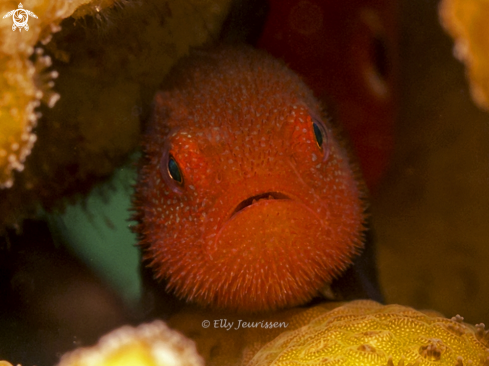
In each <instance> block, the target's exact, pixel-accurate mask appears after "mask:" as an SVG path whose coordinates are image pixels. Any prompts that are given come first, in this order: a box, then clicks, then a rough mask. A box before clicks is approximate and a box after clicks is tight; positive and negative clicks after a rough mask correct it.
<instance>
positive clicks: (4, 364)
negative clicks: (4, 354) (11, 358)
mask: <svg viewBox="0 0 489 366" xmlns="http://www.w3.org/2000/svg"><path fill="white" fill-rule="evenodd" d="M0 366H12V364H11V363H10V362H7V361H0Z"/></svg>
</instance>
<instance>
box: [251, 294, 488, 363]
mask: <svg viewBox="0 0 489 366" xmlns="http://www.w3.org/2000/svg"><path fill="white" fill-rule="evenodd" d="M320 308H321V306H318V307H316V308H315V310H316V312H317V313H318V314H317V316H316V317H314V318H312V319H310V318H309V317H306V318H305V319H306V324H307V325H306V326H304V327H302V328H299V329H297V330H295V331H292V332H285V333H283V334H281V335H280V336H279V337H277V338H275V339H274V340H273V341H272V342H270V343H268V344H267V345H265V346H264V347H263V348H261V349H260V351H259V352H258V353H256V355H255V356H254V357H253V359H252V360H251V361H250V362H249V363H246V362H244V363H243V365H245V364H246V365H247V366H255V365H260V366H267V365H274V366H281V365H302V364H304V365H305V364H307V365H309V366H312V365H335V366H336V365H345V366H355V365H365V366H379V365H387V366H393V365H406V366H407V365H418V366H424V365H426V366H428V365H429V366H435V365H439V366H445V365H446V366H463V365H474V366H475V365H484V366H487V365H489V358H488V357H489V349H488V348H487V346H488V343H487V334H486V333H485V332H484V331H483V330H482V328H483V326H476V328H477V330H475V329H474V327H472V326H470V325H467V324H464V323H463V322H462V320H463V318H461V317H460V316H457V317H454V318H452V319H446V318H443V317H440V316H436V315H434V314H433V313H431V314H430V313H422V312H419V311H416V310H414V309H411V308H408V307H404V306H400V305H388V306H383V305H380V304H378V303H376V302H373V301H365V300H364V301H354V302H351V303H348V304H347V305H345V306H342V307H339V308H337V309H335V310H332V311H327V310H326V309H323V310H322V311H321V309H320ZM299 316H300V315H299Z"/></svg>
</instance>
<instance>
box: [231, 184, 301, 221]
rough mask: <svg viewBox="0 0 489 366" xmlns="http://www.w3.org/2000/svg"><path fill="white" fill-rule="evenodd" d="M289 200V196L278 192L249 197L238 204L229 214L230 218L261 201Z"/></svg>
mask: <svg viewBox="0 0 489 366" xmlns="http://www.w3.org/2000/svg"><path fill="white" fill-rule="evenodd" d="M290 199H291V198H290V197H289V196H287V195H286V194H283V193H280V192H273V191H270V192H265V193H260V194H257V195H255V196H251V197H249V198H247V199H245V200H244V201H242V202H241V203H239V204H238V205H237V206H236V208H235V209H234V211H233V212H232V213H231V216H230V218H232V217H233V216H235V215H236V214H237V213H238V212H240V211H242V210H244V209H245V208H246V207H249V206H252V205H254V204H255V203H257V202H258V201H261V200H290Z"/></svg>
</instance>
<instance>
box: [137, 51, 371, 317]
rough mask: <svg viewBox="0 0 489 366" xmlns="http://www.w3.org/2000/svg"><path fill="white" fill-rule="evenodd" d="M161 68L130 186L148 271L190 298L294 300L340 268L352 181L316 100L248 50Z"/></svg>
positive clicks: (352, 222) (346, 246) (347, 244)
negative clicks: (160, 84) (176, 172)
mask: <svg viewBox="0 0 489 366" xmlns="http://www.w3.org/2000/svg"><path fill="white" fill-rule="evenodd" d="M171 75H172V77H171V78H170V79H169V80H168V81H167V83H166V84H165V85H166V86H167V88H168V89H167V90H164V91H161V92H159V93H158V94H157V96H156V99H155V110H154V115H153V119H152V121H151V122H150V125H149V126H148V128H149V133H148V134H147V136H146V139H145V142H144V152H145V157H144V158H143V161H142V164H141V169H140V178H139V182H138V184H137V185H136V193H135V209H136V212H137V213H136V219H137V220H138V221H139V222H140V224H139V225H138V226H137V227H136V229H135V230H136V231H137V232H138V233H139V234H140V237H141V240H140V245H141V246H142V247H143V248H144V253H145V256H144V257H145V259H146V260H148V261H149V263H150V265H151V267H152V268H153V270H154V273H155V276H156V277H157V278H159V279H163V280H165V281H166V283H167V289H168V290H172V291H174V293H175V294H176V295H177V296H178V297H180V298H182V299H187V300H190V301H194V302H196V303H199V304H201V305H211V306H214V307H218V308H227V309H232V310H239V311H264V310H273V309H278V308H283V307H291V306H296V305H299V304H303V303H306V302H307V301H309V300H310V299H311V298H312V297H314V296H315V295H318V292H319V290H320V289H321V288H322V287H323V286H324V285H325V284H326V283H329V282H331V281H332V279H333V278H334V277H335V276H336V275H338V274H339V273H341V272H342V271H343V270H344V269H345V268H346V267H347V266H348V265H349V264H350V263H351V259H352V257H353V256H354V254H355V253H356V252H357V250H358V249H359V248H360V247H361V239H362V231H363V222H364V203H363V201H362V199H361V189H360V183H358V180H357V179H355V178H356V176H355V173H354V170H353V169H352V167H351V165H350V162H349V160H348V156H347V154H346V152H345V150H344V149H343V147H342V146H341V144H340V143H339V142H338V141H337V139H336V136H335V133H334V132H333V130H332V129H331V126H329V124H328V121H327V120H326V118H325V117H324V116H323V115H322V111H321V108H320V106H319V104H318V103H317V101H316V100H315V99H314V97H313V96H312V93H311V92H310V91H309V90H308V89H307V87H306V86H305V85H304V84H303V82H302V81H301V80H300V78H299V77H298V76H296V75H295V74H294V73H292V72H291V71H290V70H288V69H287V68H286V67H285V66H284V65H283V64H281V63H280V62H278V61H276V60H274V59H272V58H271V57H269V56H267V55H266V54H264V53H261V52H258V51H256V50H253V49H248V48H218V49H215V50H211V51H207V52H198V53H196V54H194V55H193V56H191V57H189V58H188V59H186V60H185V61H183V62H182V63H181V64H180V66H179V67H177V68H176V69H175V70H173V71H172V72H171ZM313 124H316V127H317V129H318V131H316V132H318V133H319V131H320V133H321V136H322V140H323V141H322V145H321V144H318V142H317V137H316V134H315V132H314V126H313ZM169 159H174V161H176V163H177V164H178V165H179V167H180V172H181V175H182V178H183V183H182V184H178V183H177V182H176V181H175V180H174V179H172V177H171V176H170V173H169V169H168V162H169ZM268 198H273V199H268Z"/></svg>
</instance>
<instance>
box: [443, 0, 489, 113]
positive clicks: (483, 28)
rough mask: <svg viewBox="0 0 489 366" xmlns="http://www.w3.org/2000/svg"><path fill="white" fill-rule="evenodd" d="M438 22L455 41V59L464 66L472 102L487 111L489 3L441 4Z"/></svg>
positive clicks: (448, 0) (449, 0)
mask: <svg viewBox="0 0 489 366" xmlns="http://www.w3.org/2000/svg"><path fill="white" fill-rule="evenodd" d="M440 18H441V22H442V24H443V26H444V27H445V29H446V30H447V31H448V32H449V33H450V34H451V36H452V37H453V38H455V55H456V56H457V57H458V58H459V59H460V60H462V61H464V62H465V64H466V66H467V71H468V75H469V78H470V83H471V92H472V97H473V99H474V100H475V102H476V103H477V104H478V105H479V107H481V108H484V109H487V110H489V22H488V21H487V19H488V18H489V2H488V1H487V0H443V1H442V2H441V4H440Z"/></svg>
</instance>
